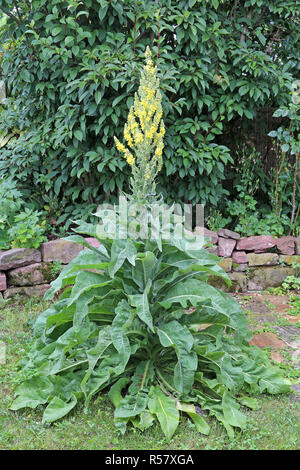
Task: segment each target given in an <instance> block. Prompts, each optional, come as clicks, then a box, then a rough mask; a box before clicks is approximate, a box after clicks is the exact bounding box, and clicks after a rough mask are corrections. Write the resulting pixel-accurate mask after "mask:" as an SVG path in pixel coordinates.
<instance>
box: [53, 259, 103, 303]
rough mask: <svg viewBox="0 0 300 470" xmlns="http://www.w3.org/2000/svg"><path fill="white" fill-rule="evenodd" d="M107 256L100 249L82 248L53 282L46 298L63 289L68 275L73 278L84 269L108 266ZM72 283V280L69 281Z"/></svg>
mask: <svg viewBox="0 0 300 470" xmlns="http://www.w3.org/2000/svg"><path fill="white" fill-rule="evenodd" d="M107 261H108V260H107V256H106V255H105V254H104V253H101V252H100V251H97V253H95V252H91V251H90V250H82V251H81V252H80V253H79V254H78V255H77V256H76V257H75V258H74V259H73V260H72V261H71V262H70V263H69V264H68V265H67V266H66V267H65V268H64V269H63V270H62V271H61V273H60V275H59V276H58V277H57V278H56V279H55V280H54V281H53V282H51V287H50V289H49V290H48V291H47V292H46V294H45V298H46V299H52V298H53V296H54V294H55V293H56V292H57V291H59V290H60V289H61V287H62V286H63V281H64V279H65V278H66V277H68V278H70V279H71V275H72V274H73V275H74V274H75V273H76V272H77V271H80V270H82V269H104V268H105V267H106V266H107ZM69 283H70V282H69Z"/></svg>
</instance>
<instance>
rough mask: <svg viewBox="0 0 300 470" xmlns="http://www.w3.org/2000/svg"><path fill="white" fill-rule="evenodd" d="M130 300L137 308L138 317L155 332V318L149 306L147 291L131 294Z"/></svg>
mask: <svg viewBox="0 0 300 470" xmlns="http://www.w3.org/2000/svg"><path fill="white" fill-rule="evenodd" d="M129 302H130V305H132V307H135V308H136V313H137V315H138V317H139V318H140V319H141V320H142V322H144V323H145V324H146V325H147V326H148V327H149V328H150V330H151V331H152V332H154V327H153V319H152V315H151V312H150V308H149V301H148V295H147V292H146V291H144V293H143V294H135V295H129Z"/></svg>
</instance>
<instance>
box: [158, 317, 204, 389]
mask: <svg viewBox="0 0 300 470" xmlns="http://www.w3.org/2000/svg"><path fill="white" fill-rule="evenodd" d="M157 333H158V336H159V340H160V342H161V344H162V346H164V347H172V348H174V350H175V352H176V354H177V358H178V362H177V364H176V366H175V369H174V385H175V388H176V389H177V390H178V391H179V392H181V393H184V394H187V393H188V392H189V391H190V390H191V388H192V386H193V383H194V373H195V371H196V369H197V355H196V353H194V352H193V351H191V349H192V347H193V344H194V338H193V335H192V334H191V333H190V331H189V330H188V328H187V327H186V326H182V325H181V324H180V323H178V322H177V321H175V320H174V321H171V322H170V323H166V324H162V325H160V326H159V328H158V330H157Z"/></svg>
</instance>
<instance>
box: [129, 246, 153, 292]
mask: <svg viewBox="0 0 300 470" xmlns="http://www.w3.org/2000/svg"><path fill="white" fill-rule="evenodd" d="M157 264H158V260H157V258H156V256H155V255H154V253H152V252H151V251H147V252H146V253H142V254H139V256H138V257H137V258H136V261H135V266H134V267H133V268H132V279H133V280H134V282H135V283H136V284H137V285H138V287H139V288H140V290H141V291H142V292H143V291H144V290H145V289H146V286H147V285H148V283H149V281H150V282H152V279H153V276H154V273H155V271H156V269H157Z"/></svg>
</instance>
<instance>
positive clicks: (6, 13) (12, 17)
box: [0, 7, 21, 24]
mask: <svg viewBox="0 0 300 470" xmlns="http://www.w3.org/2000/svg"><path fill="white" fill-rule="evenodd" d="M0 10H1V11H3V13H4V14H5V15H6V16H9V17H10V18H11V19H12V20H14V21H16V22H17V23H18V24H20V23H21V21H20V20H19V18H17V17H16V16H15V15H13V14H12V13H11V12H10V11H7V10H6V9H5V8H3V7H0Z"/></svg>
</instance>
